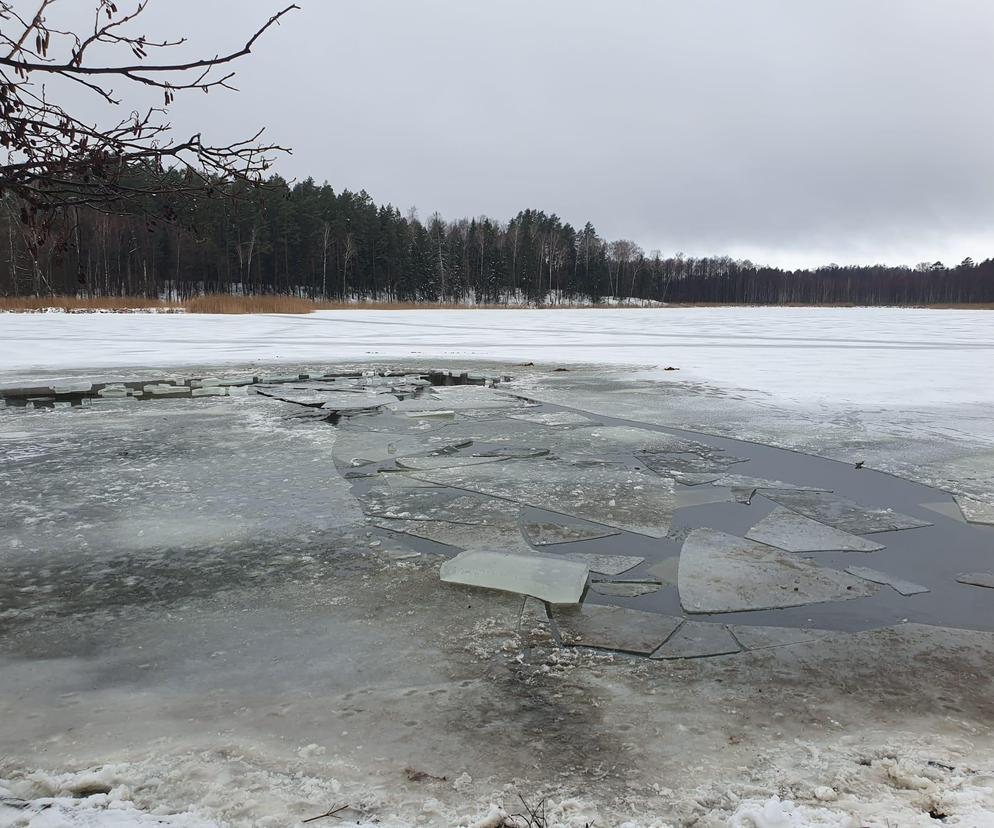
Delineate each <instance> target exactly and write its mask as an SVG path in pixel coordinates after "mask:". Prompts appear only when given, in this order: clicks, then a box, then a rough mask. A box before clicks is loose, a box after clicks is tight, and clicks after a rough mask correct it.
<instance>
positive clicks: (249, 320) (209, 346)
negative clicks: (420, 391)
mask: <svg viewBox="0 0 994 828" xmlns="http://www.w3.org/2000/svg"><path fill="white" fill-rule="evenodd" d="M405 358H415V359H424V360H428V361H431V360H439V359H446V360H453V359H461V360H480V361H489V362H495V361H501V362H509V363H524V362H535V363H544V364H556V365H573V364H591V365H607V366H625V367H633V366H645V367H648V368H653V367H658V368H665V367H667V366H673V367H677V368H679V369H680V373H679V374H676V373H675V372H674V373H673V374H663V373H661V372H659V373H655V374H650V375H647V376H653V377H655V378H657V379H662V378H664V377H673V378H678V379H680V380H684V381H686V380H692V381H698V382H704V383H708V384H712V385H715V386H717V387H721V388H728V389H741V390H744V391H748V392H750V393H751V395H752V396H754V397H756V398H758V399H768V400H771V401H774V402H775V403H777V404H778V405H790V404H797V405H808V404H812V403H824V402H830V403H832V404H834V405H837V406H845V405H853V406H881V405H899V404H911V405H915V406H942V407H947V406H959V405H964V404H967V405H969V404H984V405H989V404H991V403H994V381H992V380H994V313H992V312H990V311H961V310H911V309H895V308H852V309H850V308H683V309H676V308H674V309H661V310H654V309H648V310H641V309H626V310H508V311H491V310H465V311H463V310H440V311H439V310H424V311H368V310H354V311H353V310H350V311H322V312H318V313H313V314H309V315H304V316H264V315H259V316H209V315H194V314H183V315H175V316H171V315H157V314H121V315H116V314H79V315H76V314H0V381H2V380H4V379H9V378H12V377H14V376H30V375H31V374H32V373H33V372H37V371H39V370H44V371H53V370H54V371H59V370H76V369H88V368H123V367H145V368H147V367H158V366H162V367H170V368H176V367H181V366H194V365H223V364H246V363H257V364H273V363H308V362H321V363H328V362H350V361H351V362H359V361H362V362H379V363H382V362H384V361H388V360H395V359H405Z"/></svg>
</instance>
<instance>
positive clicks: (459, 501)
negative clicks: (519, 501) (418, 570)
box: [360, 488, 536, 555]
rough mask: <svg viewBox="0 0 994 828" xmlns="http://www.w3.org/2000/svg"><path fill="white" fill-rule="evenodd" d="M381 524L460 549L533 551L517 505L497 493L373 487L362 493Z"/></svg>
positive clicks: (366, 509) (364, 505) (365, 505)
mask: <svg viewBox="0 0 994 828" xmlns="http://www.w3.org/2000/svg"><path fill="white" fill-rule="evenodd" d="M360 502H361V504H362V508H363V511H364V512H365V513H366V514H367V515H371V516H373V517H374V518H377V521H376V523H377V525H378V526H380V527H381V528H383V529H390V530H392V531H394V532H403V533H404V534H407V535H413V536H414V537H419V538H424V539H425V540H431V541H435V542H436V543H444V544H446V545H448V546H455V547H457V548H459V549H467V550H469V549H501V550H504V551H506V552H515V553H517V554H521V555H535V554H536V553H535V551H534V550H533V549H532V548H531V547H530V546H528V544H527V543H526V542H525V539H524V537H523V536H522V534H521V530H520V528H519V517H518V512H519V507H518V506H517V505H516V504H514V503H508V502H507V501H506V500H498V499H496V498H488V497H479V496H476V495H471V494H467V493H465V492H458V491H454V490H446V489H437V488H400V489H394V488H388V489H370V490H369V491H368V492H366V493H365V494H363V495H362V496H361V498H360Z"/></svg>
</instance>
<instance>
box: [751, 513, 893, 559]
mask: <svg viewBox="0 0 994 828" xmlns="http://www.w3.org/2000/svg"><path fill="white" fill-rule="evenodd" d="M746 537H747V538H749V540H754V541H758V542H759V543H765V544H766V545H767V546H775V547H777V548H778V549H784V550H786V551H787V552H820V551H829V550H834V551H840V552H876V551H878V550H880V549H884V548H885V547H884V546H883V544H880V543H874V542H873V541H869V540H866V538H861V537H859V536H858V535H853V534H850V533H849V532H843V531H842V530H841V529H836V528H835V527H834V526H826V525H825V524H824V523H819V522H818V521H816V520H812V519H811V518H807V517H804V515H800V514H798V513H797V512H792V511H791V510H790V509H786V508H784V507H783V506H778V507H777V508H776V509H774V510H773V511H772V512H770V513H769V514H768V515H767V516H766V517H765V518H763V519H762V520H761V521H760V522H759V523H757V524H756V525H755V526H753V527H752V529H750V530H749V531H748V532H746Z"/></svg>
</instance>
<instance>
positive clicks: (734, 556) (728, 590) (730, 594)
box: [678, 529, 874, 613]
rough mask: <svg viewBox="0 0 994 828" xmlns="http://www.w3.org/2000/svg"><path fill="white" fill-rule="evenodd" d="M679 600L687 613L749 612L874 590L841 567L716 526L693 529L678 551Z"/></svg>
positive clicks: (836, 599)
mask: <svg viewBox="0 0 994 828" xmlns="http://www.w3.org/2000/svg"><path fill="white" fill-rule="evenodd" d="M678 586H679V590H680V603H681V604H682V605H683V608H684V609H685V610H686V611H687V612H694V613H702V612H746V611H750V610H764V609H777V608H780V607H797V606H803V605H804V604H816V603H821V602H824V601H838V600H847V599H850V598H861V597H863V596H866V595H871V594H873V592H874V588H873V587H871V586H870V585H869V584H868V583H866V582H865V581H861V580H859V579H857V578H853V577H852V576H851V575H847V574H845V573H843V572H837V571H835V570H833V569H826V568H823V567H819V566H817V565H815V564H812V563H809V562H808V561H805V560H799V559H798V558H796V557H792V556H791V555H789V554H788V553H786V552H783V551H781V550H779V549H774V548H772V547H769V546H763V545H761V544H757V543H751V542H750V541H747V540H745V539H743V538H738V537H735V536H734V535H728V534H725V533H724V532H719V531H717V530H716V529H695V530H694V531H693V532H691V533H690V534H689V535H688V536H687V540H686V541H685V542H684V544H683V551H682V552H681V553H680V571H679V578H678Z"/></svg>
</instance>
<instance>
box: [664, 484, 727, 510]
mask: <svg viewBox="0 0 994 828" xmlns="http://www.w3.org/2000/svg"><path fill="white" fill-rule="evenodd" d="M731 500H732V490H731V489H719V488H713V487H711V486H705V487H704V488H703V489H700V488H692V489H678V490H677V492H676V508H677V509H688V508H691V507H693V506H706V505H709V504H711V503H728V502H729V501H731Z"/></svg>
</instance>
